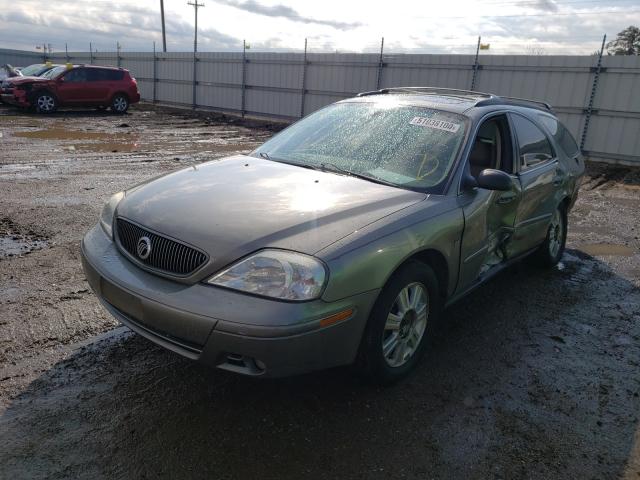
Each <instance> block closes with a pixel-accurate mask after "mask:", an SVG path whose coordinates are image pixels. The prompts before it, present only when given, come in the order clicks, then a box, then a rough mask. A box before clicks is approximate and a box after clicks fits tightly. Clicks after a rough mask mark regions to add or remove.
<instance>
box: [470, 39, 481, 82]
mask: <svg viewBox="0 0 640 480" xmlns="http://www.w3.org/2000/svg"><path fill="white" fill-rule="evenodd" d="M481 38H482V37H480V36H478V46H477V47H476V59H475V61H474V62H473V75H472V76H471V88H470V89H469V90H471V91H473V89H474V88H476V79H477V78H478V67H479V65H478V57H479V55H480V39H481Z"/></svg>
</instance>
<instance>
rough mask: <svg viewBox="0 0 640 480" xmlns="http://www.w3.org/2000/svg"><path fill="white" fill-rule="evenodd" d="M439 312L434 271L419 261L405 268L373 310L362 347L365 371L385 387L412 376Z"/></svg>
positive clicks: (390, 281)
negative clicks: (410, 373)
mask: <svg viewBox="0 0 640 480" xmlns="http://www.w3.org/2000/svg"><path fill="white" fill-rule="evenodd" d="M439 312H440V296H439V289H438V281H437V277H436V275H435V273H434V271H433V270H432V269H431V268H430V267H429V266H428V265H425V264H423V263H421V262H417V261H412V262H410V263H407V264H406V265H404V266H403V267H401V268H400V270H398V271H397V272H396V273H395V274H394V275H393V276H392V277H391V279H390V280H389V281H388V282H387V285H386V286H385V287H384V289H383V290H382V292H381V293H380V296H379V297H378V300H377V301H376V303H375V305H374V307H373V310H372V313H371V316H370V318H369V322H368V324H367V328H366V330H365V333H364V337H363V339H362V343H361V346H360V352H359V366H360V368H361V370H363V371H364V373H365V374H366V375H367V376H368V377H369V378H370V379H371V380H373V381H374V382H375V383H378V384H382V385H385V384H391V383H394V382H396V381H398V380H400V379H401V378H403V377H405V376H406V375H408V374H409V372H410V371H411V370H412V369H413V368H414V367H415V366H416V364H417V363H418V362H419V360H420V358H421V357H422V355H423V354H424V352H425V350H426V346H427V344H428V343H429V342H430V340H431V337H432V332H433V329H434V325H435V322H436V320H437V317H438V315H439Z"/></svg>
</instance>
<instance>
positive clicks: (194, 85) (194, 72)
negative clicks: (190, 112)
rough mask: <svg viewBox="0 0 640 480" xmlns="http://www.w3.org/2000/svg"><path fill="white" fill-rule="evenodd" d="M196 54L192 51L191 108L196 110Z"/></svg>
mask: <svg viewBox="0 0 640 480" xmlns="http://www.w3.org/2000/svg"><path fill="white" fill-rule="evenodd" d="M197 78H198V53H197V51H196V50H195V49H194V50H193V99H192V108H193V109H194V110H195V109H196V105H197V103H196V90H197V85H198V79H197Z"/></svg>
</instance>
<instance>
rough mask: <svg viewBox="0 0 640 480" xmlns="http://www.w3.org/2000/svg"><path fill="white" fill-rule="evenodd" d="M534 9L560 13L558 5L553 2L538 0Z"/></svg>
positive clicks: (550, 0) (551, 0)
mask: <svg viewBox="0 0 640 480" xmlns="http://www.w3.org/2000/svg"><path fill="white" fill-rule="evenodd" d="M532 7H533V8H535V9H536V10H542V11H544V12H557V11H558V4H557V3H556V2H554V1H553V0H537V1H536V3H535V4H534V5H532Z"/></svg>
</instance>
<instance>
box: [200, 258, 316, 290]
mask: <svg viewBox="0 0 640 480" xmlns="http://www.w3.org/2000/svg"><path fill="white" fill-rule="evenodd" d="M325 279H326V272H325V267H324V265H323V264H322V263H321V262H320V261H319V260H317V259H316V258H314V257H310V256H309V255H304V254H302V253H295V252H287V251H284V250H273V249H266V250H261V251H259V252H258V253H255V254H253V255H251V256H250V257H248V258H245V259H244V260H241V261H239V262H238V263H236V264H234V265H232V266H231V267H229V268H227V269H226V270H223V271H222V272H219V273H217V274H216V275H214V276H213V277H211V278H210V279H209V280H208V281H207V282H208V283H210V284H211V285H218V286H221V287H227V288H232V289H234V290H240V291H242V292H248V293H253V294H255V295H263V296H265V297H272V298H279V299H282V300H298V301H300V300H312V299H314V298H317V297H319V296H320V293H321V292H322V288H323V287H324V283H325Z"/></svg>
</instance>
